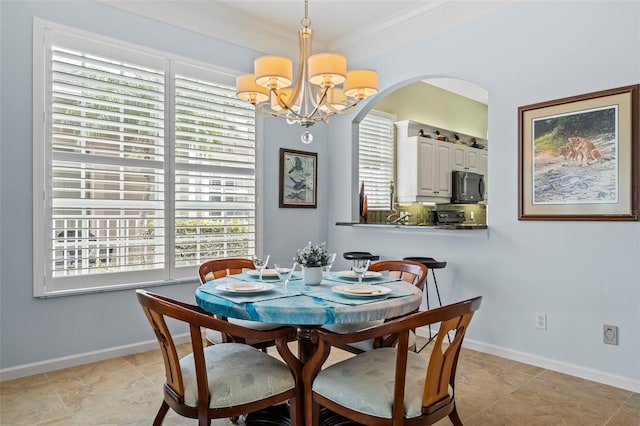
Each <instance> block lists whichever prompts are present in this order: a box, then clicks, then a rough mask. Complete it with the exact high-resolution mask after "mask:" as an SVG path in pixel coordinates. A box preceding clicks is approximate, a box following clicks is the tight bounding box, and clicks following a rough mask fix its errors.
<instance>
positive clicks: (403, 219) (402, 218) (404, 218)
mask: <svg viewBox="0 0 640 426" xmlns="http://www.w3.org/2000/svg"><path fill="white" fill-rule="evenodd" d="M410 217H411V213H409V212H402V213H400V216H398V217H397V218H396V219H394V220H393V222H391V223H400V222H406V221H407V219H409V218H410Z"/></svg>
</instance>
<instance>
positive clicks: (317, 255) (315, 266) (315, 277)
mask: <svg viewBox="0 0 640 426" xmlns="http://www.w3.org/2000/svg"><path fill="white" fill-rule="evenodd" d="M330 258H331V256H330V255H329V252H328V251H327V244H326V243H324V242H323V243H321V244H318V245H316V246H314V245H313V244H311V241H309V244H307V246H306V247H305V248H303V249H301V250H300V249H299V250H298V251H297V252H296V255H295V257H294V258H293V260H294V261H295V262H296V263H297V264H298V265H300V266H302V278H303V280H304V282H305V283H306V284H309V285H317V284H320V282H321V281H322V267H323V266H327V265H328V264H329V259H330Z"/></svg>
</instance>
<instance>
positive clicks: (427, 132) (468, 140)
mask: <svg viewBox="0 0 640 426" xmlns="http://www.w3.org/2000/svg"><path fill="white" fill-rule="evenodd" d="M395 125H396V129H397V136H398V139H399V138H405V137H410V136H423V137H425V138H431V139H435V140H440V141H443V142H450V143H452V144H459V145H460V146H466V147H471V146H472V145H473V140H474V139H475V142H476V145H477V146H476V147H474V148H476V149H485V150H486V149H487V144H488V141H487V140H486V139H483V138H480V137H478V136H473V135H468V134H464V133H460V132H456V131H453V130H449V129H445V128H442V127H437V126H432V125H429V124H424V123H419V122H417V121H412V120H403V121H396V122H395ZM456 136H458V139H459V140H458V141H456Z"/></svg>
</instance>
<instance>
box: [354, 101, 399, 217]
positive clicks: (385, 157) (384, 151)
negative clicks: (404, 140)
mask: <svg viewBox="0 0 640 426" xmlns="http://www.w3.org/2000/svg"><path fill="white" fill-rule="evenodd" d="M395 121H396V117H395V116H394V115H391V114H387V113H385V112H381V111H375V110H372V111H371V112H369V114H367V116H366V117H365V118H364V119H363V120H362V121H361V122H360V126H359V134H360V141H359V147H360V161H359V178H360V182H361V183H362V182H364V191H365V194H367V205H368V209H369V210H390V209H391V205H390V204H391V203H390V197H389V193H390V185H391V182H392V181H393V164H394V156H393V152H394V151H393V135H394V133H393V131H394V127H393V126H394V124H393V123H394V122H395Z"/></svg>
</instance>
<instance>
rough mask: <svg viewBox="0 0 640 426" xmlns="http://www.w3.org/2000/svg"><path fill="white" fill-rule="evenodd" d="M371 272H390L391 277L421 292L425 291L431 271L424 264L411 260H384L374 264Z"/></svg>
mask: <svg viewBox="0 0 640 426" xmlns="http://www.w3.org/2000/svg"><path fill="white" fill-rule="evenodd" d="M369 270H370V271H374V272H381V271H389V276H390V277H396V278H400V279H401V280H403V281H406V282H409V283H412V284H413V285H415V286H416V287H418V288H419V289H420V290H424V283H425V281H426V279H427V272H429V269H428V268H427V267H426V266H425V265H423V264H422V263H418V262H413V261H410V260H382V261H380V262H376V263H372V264H371V265H370V266H369Z"/></svg>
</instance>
